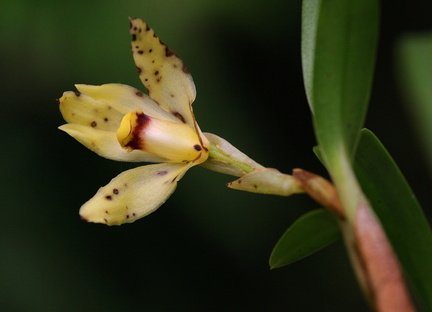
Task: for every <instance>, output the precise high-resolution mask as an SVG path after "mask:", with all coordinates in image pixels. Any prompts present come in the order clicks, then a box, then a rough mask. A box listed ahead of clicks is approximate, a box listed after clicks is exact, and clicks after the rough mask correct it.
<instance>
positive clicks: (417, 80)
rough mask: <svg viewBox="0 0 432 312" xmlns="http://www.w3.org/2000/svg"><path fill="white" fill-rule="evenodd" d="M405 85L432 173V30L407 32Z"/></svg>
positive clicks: (402, 60)
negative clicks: (416, 32)
mask: <svg viewBox="0 0 432 312" xmlns="http://www.w3.org/2000/svg"><path fill="white" fill-rule="evenodd" d="M398 54H399V62H398V64H399V65H400V79H401V82H402V84H401V87H402V89H403V91H405V95H406V104H407V105H406V106H407V109H408V110H409V111H410V112H411V116H412V120H413V121H415V122H414V126H415V127H417V130H418V135H419V137H420V139H421V140H422V142H423V147H424V150H425V152H426V153H427V156H428V157H426V159H427V160H429V164H428V165H429V169H430V172H432V88H431V81H432V57H431V55H432V33H428V34H416V35H407V36H405V37H403V38H402V39H401V41H400V43H399V46H398Z"/></svg>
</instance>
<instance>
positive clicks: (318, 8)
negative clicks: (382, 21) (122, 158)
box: [302, 0, 379, 171]
mask: <svg viewBox="0 0 432 312" xmlns="http://www.w3.org/2000/svg"><path fill="white" fill-rule="evenodd" d="M378 15H379V3H378V1H376V0H362V1H358V0H332V1H324V0H304V1H303V17H302V63H303V71H304V79H305V88H306V94H307V96H308V100H309V102H310V105H311V108H312V111H313V114H314V125H315V132H316V136H317V139H318V143H319V145H320V147H321V148H322V151H323V154H324V155H323V156H324V160H325V163H326V165H327V166H329V165H330V167H331V164H329V159H330V160H332V161H336V162H337V158H338V157H340V153H341V151H343V152H345V151H346V153H347V154H348V155H353V153H354V151H355V147H356V144H357V142H358V136H359V132H360V129H361V128H362V127H363V122H364V117H365V113H366V110H367V103H368V100H369V94H370V89H371V83H372V76H373V69H374V64H375V54H376V45H377V36H378ZM328 169H329V170H330V171H331V168H328Z"/></svg>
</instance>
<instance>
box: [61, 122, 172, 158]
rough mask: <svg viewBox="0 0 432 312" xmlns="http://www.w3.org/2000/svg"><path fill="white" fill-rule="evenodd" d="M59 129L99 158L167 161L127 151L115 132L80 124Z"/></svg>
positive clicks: (67, 125)
mask: <svg viewBox="0 0 432 312" xmlns="http://www.w3.org/2000/svg"><path fill="white" fill-rule="evenodd" d="M59 129H60V130H63V131H64V132H66V133H67V134H69V135H70V136H71V137H73V138H74V139H75V140H77V141H78V142H80V143H81V144H82V145H84V146H85V147H87V148H88V149H90V150H92V151H93V152H95V153H96V154H98V155H99V156H102V157H105V158H108V159H112V160H116V161H128V162H162V161H166V159H165V158H162V157H160V156H156V155H152V154H150V153H147V152H144V151H141V150H133V151H131V152H128V151H126V150H125V149H123V147H122V146H121V145H120V144H119V142H118V141H117V134H116V133H115V132H111V131H104V130H98V129H94V128H92V127H88V126H84V125H80V124H65V125H62V126H60V127H59Z"/></svg>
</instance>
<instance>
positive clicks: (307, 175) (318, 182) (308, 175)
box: [293, 168, 345, 219]
mask: <svg viewBox="0 0 432 312" xmlns="http://www.w3.org/2000/svg"><path fill="white" fill-rule="evenodd" d="M293 177H295V178H296V179H297V180H298V181H299V183H300V186H301V187H302V188H303V190H304V191H305V192H306V193H307V194H309V196H310V197H312V198H313V199H314V200H315V201H316V202H317V203H319V204H320V205H322V206H323V207H324V208H327V209H328V210H330V211H332V212H334V213H335V214H337V215H338V216H339V217H340V218H341V219H345V213H344V211H343V208H342V205H341V203H340V201H339V198H338V196H337V192H336V189H335V187H334V186H333V184H332V183H331V182H330V181H328V180H326V179H324V178H323V177H321V176H319V175H316V174H314V173H312V172H309V171H306V170H303V169H298V168H297V169H293Z"/></svg>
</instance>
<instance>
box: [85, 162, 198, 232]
mask: <svg viewBox="0 0 432 312" xmlns="http://www.w3.org/2000/svg"><path fill="white" fill-rule="evenodd" d="M190 166H191V164H181V163H163V164H157V165H147V166H142V167H138V168H134V169H131V170H127V171H124V172H122V173H121V174H119V175H118V176H117V177H115V178H114V179H112V180H111V182H110V183H109V184H107V185H106V186H104V187H102V188H100V189H99V191H98V192H97V193H96V195H95V196H94V197H93V198H92V199H90V200H89V201H88V202H86V203H85V204H84V205H83V206H82V207H81V209H80V215H81V217H82V218H83V219H85V220H87V221H89V222H95V223H105V224H108V225H120V224H123V223H131V222H134V221H135V220H137V219H139V218H142V217H144V216H146V215H148V214H150V213H152V212H153V211H155V210H156V209H157V208H159V207H160V206H161V205H162V204H163V203H164V202H165V201H166V200H167V199H168V197H169V196H170V195H171V194H172V193H173V192H174V190H175V188H176V186H177V182H178V181H179V180H180V179H181V178H182V177H183V175H184V174H185V173H186V171H187V170H188V169H189V168H190Z"/></svg>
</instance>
